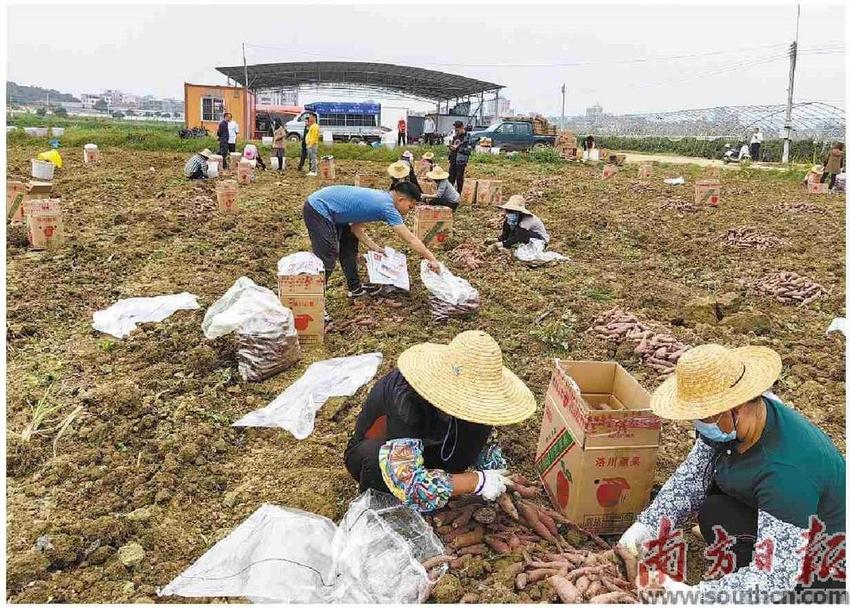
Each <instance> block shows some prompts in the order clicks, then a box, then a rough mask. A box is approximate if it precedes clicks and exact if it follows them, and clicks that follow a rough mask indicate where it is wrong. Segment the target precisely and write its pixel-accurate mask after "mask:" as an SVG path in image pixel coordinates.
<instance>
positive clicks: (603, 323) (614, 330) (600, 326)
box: [590, 308, 652, 344]
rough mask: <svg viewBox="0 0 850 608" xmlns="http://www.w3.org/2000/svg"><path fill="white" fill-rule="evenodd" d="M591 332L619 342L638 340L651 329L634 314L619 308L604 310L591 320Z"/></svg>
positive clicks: (647, 334)
mask: <svg viewBox="0 0 850 608" xmlns="http://www.w3.org/2000/svg"><path fill="white" fill-rule="evenodd" d="M591 327H592V329H591V330H590V331H592V332H593V333H595V334H596V335H597V336H599V337H600V338H604V339H605V340H610V341H612V342H616V343H617V344H620V343H622V342H625V341H626V340H632V341H635V342H636V341H638V340H642V339H644V338H646V337H647V336H650V335H651V334H652V330H651V329H649V327H648V326H646V325H644V324H643V323H641V322H640V321H639V320H638V318H637V317H636V316H634V315H633V314H632V313H630V312H626V311H624V310H621V309H619V308H612V309H611V310H606V311H605V312H603V313H602V314H600V315H599V316H597V317H596V318H595V319H593V321H592V322H591Z"/></svg>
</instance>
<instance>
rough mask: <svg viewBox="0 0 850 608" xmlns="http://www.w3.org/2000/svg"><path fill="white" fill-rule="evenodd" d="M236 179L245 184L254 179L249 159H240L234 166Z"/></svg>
mask: <svg viewBox="0 0 850 608" xmlns="http://www.w3.org/2000/svg"><path fill="white" fill-rule="evenodd" d="M236 181H237V182H239V183H240V184H241V185H243V186H247V185H248V184H250V183H251V182H252V181H254V167H253V165H251V162H250V161H246V160H240V161H239V165H237V168H236Z"/></svg>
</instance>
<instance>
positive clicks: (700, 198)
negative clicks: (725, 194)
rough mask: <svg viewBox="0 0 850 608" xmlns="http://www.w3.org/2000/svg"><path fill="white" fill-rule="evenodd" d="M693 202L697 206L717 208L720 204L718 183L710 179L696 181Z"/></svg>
mask: <svg viewBox="0 0 850 608" xmlns="http://www.w3.org/2000/svg"><path fill="white" fill-rule="evenodd" d="M694 201H695V202H696V204H697V205H706V204H707V205H711V206H712V207H717V205H718V203H719V202H720V182H718V181H716V180H712V179H704V180H701V181H698V182H697V183H696V185H695V186H694Z"/></svg>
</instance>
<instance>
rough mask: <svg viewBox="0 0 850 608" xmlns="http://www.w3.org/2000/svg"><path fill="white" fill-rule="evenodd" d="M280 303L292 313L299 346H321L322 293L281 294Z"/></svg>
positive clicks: (323, 309) (322, 320) (322, 334)
mask: <svg viewBox="0 0 850 608" xmlns="http://www.w3.org/2000/svg"><path fill="white" fill-rule="evenodd" d="M280 302H281V304H283V305H284V306H286V307H287V308H288V309H290V310H291V311H292V314H293V316H294V317H295V329H296V330H297V331H298V342H299V344H301V346H310V345H314V344H321V343H322V342H324V339H325V296H324V293H314V294H309V293H303V294H299V293H281V294H280Z"/></svg>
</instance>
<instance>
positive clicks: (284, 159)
mask: <svg viewBox="0 0 850 608" xmlns="http://www.w3.org/2000/svg"><path fill="white" fill-rule="evenodd" d="M272 169H274V170H275V171H276V170H278V169H286V157H285V156H284V157H283V166H282V167H280V166H278V162H277V156H272Z"/></svg>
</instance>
